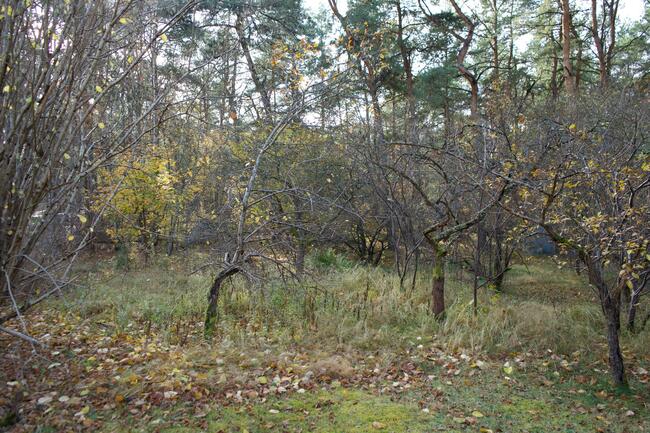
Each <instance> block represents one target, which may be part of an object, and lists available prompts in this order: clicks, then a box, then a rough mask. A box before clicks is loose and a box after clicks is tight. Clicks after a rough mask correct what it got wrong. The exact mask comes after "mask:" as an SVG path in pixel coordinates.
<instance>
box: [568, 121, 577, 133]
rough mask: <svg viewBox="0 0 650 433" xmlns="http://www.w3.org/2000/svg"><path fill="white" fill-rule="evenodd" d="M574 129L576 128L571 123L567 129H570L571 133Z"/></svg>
mask: <svg viewBox="0 0 650 433" xmlns="http://www.w3.org/2000/svg"><path fill="white" fill-rule="evenodd" d="M576 128H577V126H576V124H575V123H572V124H571V125H569V129H570V130H571V131H575V130H576Z"/></svg>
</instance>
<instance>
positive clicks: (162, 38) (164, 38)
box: [160, 33, 167, 43]
mask: <svg viewBox="0 0 650 433" xmlns="http://www.w3.org/2000/svg"><path fill="white" fill-rule="evenodd" d="M160 40H161V41H163V43H164V42H167V35H166V34H164V33H163V34H162V35H160Z"/></svg>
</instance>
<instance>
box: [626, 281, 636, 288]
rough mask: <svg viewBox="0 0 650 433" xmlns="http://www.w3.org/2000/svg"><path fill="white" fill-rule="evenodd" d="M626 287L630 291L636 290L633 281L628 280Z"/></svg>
mask: <svg viewBox="0 0 650 433" xmlns="http://www.w3.org/2000/svg"><path fill="white" fill-rule="evenodd" d="M625 285H626V286H627V287H628V288H629V289H630V290H632V289H634V284H633V283H632V280H627V281H626V282H625Z"/></svg>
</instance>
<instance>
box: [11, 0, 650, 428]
mask: <svg viewBox="0 0 650 433" xmlns="http://www.w3.org/2000/svg"><path fill="white" fill-rule="evenodd" d="M625 1H626V0H591V1H586V0H580V1H578V0H557V1H552V0H476V1H461V0H441V1H440V2H434V1H431V0H372V1H371V0H348V1H347V2H343V1H342V0H327V1H323V2H322V3H321V4H319V5H316V6H314V5H311V4H310V5H309V6H308V5H305V4H302V2H301V1H300V0H250V1H244V0H189V1H187V2H186V1H184V0H180V1H179V0H147V1H134V0H101V1H93V2H90V1H85V0H65V1H64V0H29V1H28V0H25V1H23V0H20V1H18V0H14V1H11V0H5V1H3V2H2V7H1V9H0V34H1V35H2V37H1V38H0V89H1V95H0V114H1V116H0V119H1V120H0V121H1V122H2V127H1V128H0V136H1V138H2V148H1V150H0V221H1V223H0V271H1V274H2V275H0V331H1V332H0V333H1V334H3V335H2V340H1V342H2V343H1V344H2V347H1V348H0V351H1V352H4V354H3V355H7V356H14V355H15V356H16V357H17V358H16V359H18V358H19V359H20V361H16V362H17V363H20V365H22V366H23V367H22V368H23V369H24V368H29V367H25V366H29V365H30V364H32V363H36V362H38V359H39V357H42V356H47V353H49V352H50V350H48V349H44V348H43V347H44V345H47V341H45V340H43V338H42V333H40V334H39V333H38V332H37V331H38V330H37V328H36V329H34V326H36V324H37V323H38V321H37V318H38V317H40V315H41V314H45V313H44V312H47V311H53V309H55V310H56V309H58V310H57V311H61V310H60V309H61V308H63V311H64V313H65V314H73V315H75V314H79V313H78V311H79V310H78V309H77V308H78V307H77V306H76V304H75V303H74V302H73V301H69V300H68V301H67V302H68V303H66V304H65V307H61V306H60V305H59V306H56V307H55V306H54V305H55V304H56V305H58V304H57V302H60V300H61V299H66V297H68V296H70V294H72V295H74V296H76V295H78V294H79V293H84V295H83V296H84V297H85V298H84V299H87V298H97V299H99V298H100V297H101V296H102V294H101V289H100V288H97V287H96V286H94V285H93V283H92V281H90V280H87V279H86V277H87V275H86V274H84V273H83V272H82V271H83V269H85V268H86V267H88V266H90V265H89V264H93V266H104V265H105V264H106V263H109V264H110V265H105V266H108V268H110V272H111V273H115V274H129V273H133V272H138V271H140V270H142V269H147V268H149V267H152V266H156V263H159V261H160V260H169V261H171V262H168V263H184V264H185V265H186V266H185V267H184V268H183V270H178V269H176V270H175V271H172V270H170V271H169V272H179V273H183V274H184V275H189V277H188V278H191V277H192V276H194V275H203V276H204V277H205V278H204V279H202V280H200V281H201V282H200V283H199V284H198V285H197V286H196V287H193V289H196V291H193V292H192V293H193V294H194V295H193V297H194V298H196V299H194V300H193V302H195V303H196V305H198V307H197V308H200V310H201V311H200V315H199V316H198V317H195V318H194V320H193V321H194V323H197V322H200V323H201V325H202V326H201V327H200V328H201V329H196V332H194V331H191V332H190V331H188V332H190V334H192V335H194V334H197V335H196V342H197V343H196V344H202V345H205V344H207V345H208V346H209V345H210V344H213V345H214V344H218V342H219V341H223V340H224V338H225V337H224V333H226V332H227V331H226V328H228V327H229V326H230V325H226V324H227V323H230V320H231V319H228V317H230V316H229V314H232V311H233V308H232V305H233V304H232V302H234V301H233V299H234V298H233V296H234V295H233V293H234V292H235V289H233V288H238V289H237V291H238V293H239V292H241V293H249V294H248V295H246V296H249V297H250V300H251V301H250V302H251V303H254V304H255V308H257V309H259V308H269V309H270V308H272V305H275V304H273V302H276V303H278V302H279V303H280V304H281V305H287V302H289V301H287V299H293V297H296V296H300V299H301V301H300V302H301V304H300V305H301V307H300V308H302V311H303V313H302V314H303V316H301V317H302V319H301V320H302V322H304V327H305V329H312V328H314V329H315V328H316V327H317V326H316V322H317V321H318V320H317V318H316V313H315V312H314V311H315V310H316V309H317V307H314V305H316V304H318V305H320V304H319V302H321V301H320V300H319V299H321V298H319V296H321V295H319V293H320V292H319V291H318V289H314V288H313V287H315V286H317V285H318V281H319V280H322V279H323V278H325V276H326V275H327V274H330V273H332V272H334V271H332V270H330V271H327V270H323V266H324V265H323V263H329V262H337V263H339V264H340V263H341V262H344V263H345V266H349V267H351V268H352V269H354V272H357V271H358V270H359V269H362V270H363V272H367V273H366V274H365V275H366V277H365V282H359V284H358V287H356V289H355V290H357V292H358V294H355V296H356V298H355V299H357V300H362V301H359V302H361V303H362V304H363V305H364V306H365V305H366V304H367V302H371V301H372V299H374V298H373V296H374V295H373V293H374V291H373V289H372V287H373V286H372V284H374V283H373V281H374V280H373V279H374V278H380V277H379V276H378V275H380V274H378V273H376V272H381V275H382V276H381V278H391V279H392V280H391V281H392V283H391V284H393V285H394V287H395V292H394V293H396V294H397V295H395V296H401V298H396V299H401V300H399V301H396V302H397V303H398V304H400V307H399V308H402V305H401V304H404V305H406V304H408V305H409V308H413V309H414V310H413V311H415V309H417V308H421V310H422V311H423V314H424V315H426V316H428V317H430V319H431V321H430V322H427V323H429V325H428V326H430V328H426V327H424V334H421V335H426V334H429V337H431V338H434V336H435V335H436V333H437V332H438V331H436V329H443V328H444V329H449V327H452V326H453V327H456V328H457V329H458V332H462V330H460V328H462V327H464V326H468V327H469V326H478V325H476V323H482V324H483V325H481V326H485V324H486V323H489V322H490V320H492V319H490V318H489V317H487V316H486V314H488V313H486V310H485V309H486V308H489V305H490V301H489V299H492V298H494V297H499V296H501V295H502V294H503V296H506V294H507V293H505V292H508V293H510V292H515V291H516V290H517V288H516V287H510V286H509V287H506V285H507V284H506V283H507V281H508V279H509V278H510V275H513V272H515V273H516V272H518V269H521V266H524V265H522V264H525V263H528V261H529V260H541V261H542V262H543V263H544V266H546V267H547V268H548V267H550V268H551V271H550V272H548V273H546V274H544V275H542V274H540V275H539V276H538V279H537V280H536V281H538V282H540V281H541V282H544V280H545V279H548V278H550V276H552V275H553V274H554V273H555V272H559V273H560V274H559V275H566V276H567V277H566V278H573V280H571V281H582V282H583V287H582V288H581V289H580V290H584V291H585V292H587V293H589V296H590V297H589V302H590V305H592V306H593V311H596V312H597V313H596V314H597V315H598V317H597V318H596V319H594V320H595V321H596V323H597V327H598V335H599V338H600V339H601V342H602V343H604V344H603V345H600V346H597V347H596V346H593V347H592V350H593V351H594V352H599V353H598V354H595V356H599V357H601V358H602V359H603V360H604V361H606V365H603V367H602V368H603V370H602V371H603V372H605V371H608V376H607V378H608V380H609V381H610V383H611V384H613V385H615V386H616V387H618V388H620V389H626V388H628V385H629V382H630V371H631V370H630V368H628V366H627V365H626V363H627V358H628V356H629V357H630V358H631V359H633V360H634V361H633V362H634V363H635V364H634V365H635V367H634V368H635V370H634V371H637V369H640V370H638V371H645V382H643V381H642V382H641V383H646V384H645V385H642V386H645V388H647V371H646V370H645V369H643V368H642V367H640V366H639V365H645V366H646V367H647V366H648V362H649V360H650V358H648V352H647V351H646V352H645V354H643V353H636V354H634V353H632V354H631V353H630V352H628V351H625V350H623V348H622V347H621V341H620V340H621V338H622V337H621V336H622V335H624V338H625V339H626V341H630V342H634V341H636V342H637V343H630V344H638V346H639V347H641V346H642V345H643V344H646V343H639V342H643V341H645V342H647V341H649V340H648V339H647V338H648V337H647V335H648V333H649V332H650V325H648V322H649V321H650V305H649V304H648V303H647V302H648V301H647V297H644V295H645V294H647V293H648V292H649V291H650V281H649V280H650V137H649V134H650V122H649V120H650V117H649V115H650V104H649V98H650V93H649V90H650V51H649V49H650V8H649V7H648V5H647V2H646V4H645V7H641V8H640V9H639V10H638V14H637V16H636V17H635V18H634V19H629V18H628V19H623V18H622V17H621V14H620V10H621V9H622V8H623V7H624V5H623V2H625ZM539 254H541V255H542V256H543V257H542V258H539V257H537V258H535V257H533V256H535V255H539ZM345 266H344V267H345ZM517 266H519V268H518V267H517ZM171 268H173V266H172V267H171ZM375 269H376V270H377V271H374V270H375ZM553 269H555V271H553ZM350 272H352V271H350ZM359 272H360V271H359ZM324 275H325V276H324ZM386 275H389V277H386ZM458 275H462V278H461V279H460V283H459V281H458ZM514 275H516V274H514ZM513 278H514V277H513ZM533 278H535V275H533ZM563 278H564V277H563ZM147 281H149V280H147ZM189 281H194V280H189ZM188 284H189V283H188ZM192 284H194V283H192ZM450 284H452V285H453V286H454V287H455V286H458V285H459V284H460V285H462V286H463V287H465V288H466V289H467V290H466V291H465V292H464V293H466V294H467V296H468V298H467V299H465V298H463V299H464V301H463V302H465V300H467V301H468V303H467V304H466V305H467V306H468V307H467V318H466V319H465V321H460V320H455V317H456V316H455V315H454V314H455V313H454V312H450V311H449V310H450V305H456V302H457V300H458V299H460V298H457V297H456V295H455V293H458V292H455V291H452V292H450V291H449V287H448V286H449V285H450ZM270 285H273V286H274V287H277V290H276V289H274V292H273V293H274V295H273V296H276V297H279V298H278V299H279V300H277V299H276V298H275V297H271V296H269V295H268V292H267V289H265V287H270ZM506 289H507V290H506ZM175 290H176V292H175V293H185V292H186V289H185V288H184V286H183V285H182V284H181V285H179V287H177V288H176V289H175ZM578 290H579V289H578V288H577V287H575V288H571V287H569V288H567V291H569V292H572V291H573V292H578ZM353 291H354V290H353V289H350V291H349V292H346V293H352V292H353ZM143 292H146V290H145V289H143ZM276 292H277V293H279V294H275V293H276ZM256 293H261V295H260V296H257V295H256ZM342 293H343V292H342ZM355 293H356V292H355ZM417 293H419V295H418V296H416V295H415V294H417ZM522 293H529V292H522ZM75 294H76V295H75ZM242 296H243V295H242ZM331 296H332V299H331V300H330V301H329V302H331V303H332V305H335V304H334V303H337V302H342V301H341V300H342V299H343V298H345V296H347V295H346V294H340V295H331ZM459 296H460V295H459ZM523 296H524V297H525V296H528V295H523ZM531 296H532V297H535V296H536V295H535V294H534V293H533V294H531ZM337 297H338V298H337ZM322 299H324V300H323V301H322V302H324V304H323V305H325V306H326V305H327V302H328V301H327V299H328V298H327V296H325V297H324V298H322ZM369 299H370V300H369ZM252 300H254V302H253V301H252ZM265 303H267V304H265ZM280 304H278V305H280ZM265 305H266V306H265ZM336 305H339V304H336ZM463 305H465V304H463ZM229 306H230V307H229ZM384 307H385V306H381V305H378V306H377V308H378V311H379V313H377V314H379V315H380V314H382V313H381V312H382V311H384V310H383V308H384ZM143 308H144V307H143ZM337 308H338V307H337ZM342 308H345V307H342ZM355 308H356V307H350V309H349V311H350V314H351V315H352V317H355V321H358V322H361V321H363V320H364V319H363V314H365V313H362V312H361V310H356V309H355ZM385 308H387V309H388V307H385ZM404 308H406V307H404ZM495 308H496V307H495ZM515 308H516V307H515ZM590 308H591V307H590ZM136 309H137V308H136ZM247 311H248V310H247ZM268 311H275V313H273V314H272V315H278V316H283V315H285V314H287V315H288V314H289V313H288V312H286V311H284V310H282V308H279V309H277V310H268ZM287 311H288V310H287ZM404 311H406V310H404ZM409 311H411V310H409ZM418 311H420V310H418ZM589 311H592V310H589ZM240 313H241V312H240ZM240 313H238V314H240ZM62 314H63V313H62ZM251 314H252V313H251ZM402 314H404V315H406V316H408V315H410V314H411V313H408V312H403V313H402ZM237 317H238V319H237V320H239V321H240V322H242V323H244V322H243V321H246V323H248V321H249V320H251V321H252V320H253V318H252V317H253V316H252V315H249V316H248V317H246V314H240V315H239V316H237ZM549 317H550V318H551V320H555V319H553V317H556V316H549ZM557 320H558V322H561V320H562V319H561V318H558V319H557ZM580 320H581V319H577V321H576V322H575V323H577V325H576V328H578V327H579V326H582V324H581V323H580V322H579V321H580ZM590 320H591V319H590ZM470 322H471V323H470ZM170 323H171V322H170ZM238 323H239V322H238ZM346 323H347V322H346ZM450 323H453V325H452V324H450ZM572 323H573V322H572ZM489 325H490V326H496V327H498V326H500V324H499V323H489ZM105 326H109V325H105ZM110 326H113V325H110ZM148 326H149V327H150V326H151V322H149V325H148ZM179 326H180V325H179ZM504 326H505V325H504ZM436 327H439V328H436ZM427 329H428V330H427ZM468 329H469V328H468ZM472 329H474V328H472ZM147 332H149V331H147ZM441 332H442V331H441ZM553 332H556V333H566V334H565V335H564V337H562V338H568V339H572V338H574V337H571V336H572V335H574V334H572V332H573V329H567V328H562V327H560V328H556V329H555V331H553ZM49 335H50V334H49V333H48V336H49ZM557 338H560V336H557ZM575 340H579V337H575ZM605 343H606V344H605ZM536 344H538V345H539V344H541V343H540V342H539V341H537V343H535V341H533V342H532V343H531V345H530V346H529V347H532V348H533V349H539V350H540V351H543V350H544V349H545V347H541V346H536ZM576 344H577V343H576ZM443 350H444V349H443ZM531 350H532V349H531ZM505 351H507V350H505ZM502 352H504V351H503V350H502ZM19 353H20V355H18V354H19ZM30 353H31V355H30ZM39 353H45V355H39ZM624 353H625V356H624ZM644 360H645V361H644ZM2 362H3V363H5V366H7V369H8V368H9V364H8V363H7V361H6V360H5V361H2ZM638 362H640V363H641V364H637V363H638ZM643 362H645V364H643ZM45 365H46V367H47V363H46V364H45ZM52 365H54V364H52ZM479 365H481V364H479ZM46 370H47V369H46ZM503 370H504V371H506V373H512V367H510V366H509V365H506V367H504V368H503ZM7 371H8V370H5V373H6V374H7V375H9V373H7ZM12 374H13V373H12ZM603 374H604V373H603ZM634 377H635V379H634V380H635V381H637V380H638V377H639V376H638V374H635V375H634ZM14 380H18V379H15V378H14V377H7V378H6V380H5V381H4V382H7V383H14V382H11V381H14ZM265 380H266V379H265ZM15 383H18V382H15ZM635 383H637V382H635ZM265 384H266V382H264V381H261V380H260V381H259V384H258V385H265ZM10 388H11V386H10ZM14 388H16V387H15V386H14V387H13V388H12V390H13V391H15V389H14ZM0 389H2V388H0ZM13 391H12V392H13ZM168 392H174V393H175V391H168ZM19 394H20V393H19ZM25 394H26V393H25ZM199 394H200V393H199ZM120 395H121V394H120ZM170 395H171V394H170ZM175 395H176V394H174V396H175ZM167 396H168V394H166V393H165V398H167ZM21 398H23V397H21ZM646 398H647V395H646V397H644V398H642V399H641V400H642V401H643V400H644V399H646ZM10 400H11V401H10ZM115 400H116V402H117V403H121V402H122V401H123V400H124V397H121V399H120V398H118V397H117V396H116V397H115ZM118 400H119V401H118ZM12 401H13V402H14V403H11V402H12ZM21 401H22V400H21ZM39 401H41V400H39ZM66 401H67V400H66ZM645 401H646V402H647V400H645ZM5 403H6V404H7V405H8V406H7V407H9V406H11V405H12V404H13V405H14V407H15V409H16V411H18V409H17V408H19V407H20V405H21V404H23V403H20V402H17V400H16V399H13V400H12V399H9V398H7V399H6V401H5ZM39 404H41V403H39ZM646 406H647V405H646ZM86 407H88V406H86ZM82 411H83V409H82ZM73 412H74V411H73ZM87 413H88V411H86V413H82V414H81V417H78V416H77V415H78V413H77V415H75V417H76V419H78V418H82V419H84V422H85V421H88V420H90V418H88V417H85V415H86V414H87ZM478 413H479V414H480V416H478V415H476V414H474V418H472V419H474V420H475V421H476V418H477V417H478V418H481V417H483V414H481V413H480V412H478ZM632 413H634V412H632ZM0 415H2V413H1V412H0ZM70 416H71V417H72V415H70ZM86 418H87V419H86ZM454 419H456V418H454ZM467 419H469V418H465V421H464V422H465V425H469V424H472V423H469V422H467ZM7 425H9V424H7ZM18 425H20V424H18ZM91 425H92V420H91V422H90V423H84V424H79V428H84V427H90V426H91ZM382 425H383V424H382V422H375V423H373V426H374V427H373V428H375V429H383V428H384V427H381V426H382ZM646 427H647V424H646ZM283 428H287V429H288V430H278V431H290V430H291V429H290V426H289V427H287V426H286V425H285V427H283ZM472 428H474V429H475V430H474V431H478V427H472ZM610 428H611V427H610ZM639 428H640V429H641V430H638V431H644V430H643V427H639ZM1 429H2V426H0V430H1ZM372 430H373V429H372V428H369V429H368V430H366V431H372ZM389 430H390V429H389ZM38 431H41V430H38ZM43 431H45V430H43ZM48 431H49V430H48ZM52 431H59V430H56V429H55V430H52ZM60 431H63V430H60ZM174 431H175V430H174ZM215 431H217V430H215ZM222 431H223V430H222ZM228 431H229V430H228ZM237 431H248V430H246V429H244V430H237ZM260 431H266V430H260ZM269 431H270V429H269ZM273 431H275V430H273ZM291 431H293V430H291ZM319 431H320V430H319ZM355 431H356V430H355ZM359 431H363V430H359ZM395 431H401V430H395ZM417 431H420V430H417ZM481 431H485V432H487V431H490V432H491V431H492V430H490V429H489V428H487V427H485V429H484V428H483V427H481ZM498 431H500V430H498ZM505 431H508V430H505ZM512 431H519V430H512ZM522 431H528V430H522ZM531 431H538V430H531ZM539 431H542V430H539ZM546 431H550V430H546ZM557 431H560V430H557ZM561 431H569V430H561ZM576 431H577V430H576ZM584 431H593V430H584ZM599 431H618V430H611V429H609V430H608V429H606V430H599ZM624 431H632V430H624ZM635 431H636V430H635Z"/></svg>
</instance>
